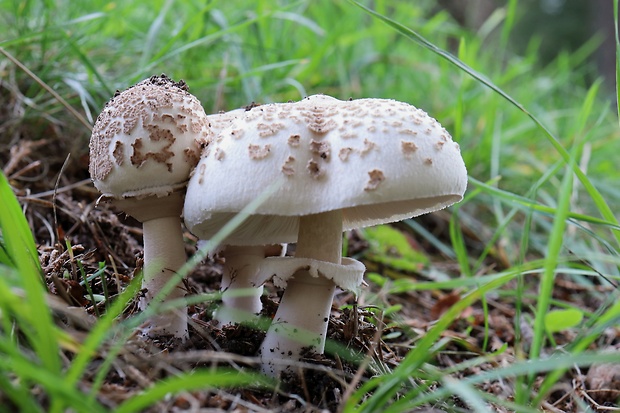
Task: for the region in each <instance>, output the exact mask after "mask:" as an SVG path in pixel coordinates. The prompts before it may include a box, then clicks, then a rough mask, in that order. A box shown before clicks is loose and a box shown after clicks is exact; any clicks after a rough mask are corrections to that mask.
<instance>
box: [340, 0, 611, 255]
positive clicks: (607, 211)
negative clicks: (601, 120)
mask: <svg viewBox="0 0 620 413" xmlns="http://www.w3.org/2000/svg"><path fill="white" fill-rule="evenodd" d="M616 1H617V0H616ZM349 2H351V3H353V4H354V5H356V6H358V7H360V8H361V9H363V10H364V11H365V12H366V13H368V14H370V15H372V16H374V17H376V18H377V19H379V20H381V21H383V22H384V23H386V24H387V25H389V26H391V27H393V28H394V29H395V30H396V31H398V32H399V33H401V34H402V35H404V36H405V37H407V38H408V39H410V40H412V41H414V42H415V43H417V44H418V45H420V46H422V47H424V48H425V49H427V50H429V51H431V52H433V53H435V54H437V55H439V56H440V57H442V58H444V59H446V60H447V61H448V62H450V63H452V64H453V65H455V66H456V67H457V68H459V69H460V70H462V71H464V72H465V73H467V74H469V75H470V76H471V77H472V78H474V79H476V80H477V81H478V82H480V83H481V84H483V85H485V86H487V87H488V88H489V89H491V90H492V91H494V92H495V93H497V94H499V95H500V96H502V97H503V98H504V99H505V100H507V101H508V102H510V103H511V104H512V105H514V106H515V107H517V108H518V109H519V110H520V111H522V112H523V113H524V114H525V115H526V116H527V117H529V118H530V119H531V120H532V121H533V122H534V124H536V126H537V127H538V128H539V129H540V130H541V131H542V132H543V133H544V135H545V137H546V138H547V140H548V141H549V142H550V143H551V145H552V146H553V147H554V148H555V150H556V151H557V152H558V153H559V154H560V156H561V157H562V159H563V160H564V162H565V163H567V164H570V165H572V168H573V172H574V173H575V174H576V175H577V178H578V179H579V181H580V182H581V184H582V185H583V186H584V188H585V189H586V191H587V192H588V194H589V195H590V197H591V198H592V200H593V201H594V203H595V205H596V207H597V208H598V210H599V212H600V213H601V215H602V216H603V218H604V219H606V220H607V221H609V222H612V223H614V224H615V225H618V220H617V219H616V217H615V215H614V213H613V211H612V210H611V208H610V206H609V205H608V204H607V202H605V199H604V198H603V196H602V195H601V193H600V192H599V191H598V189H596V187H595V186H594V185H593V184H592V182H591V181H590V180H589V179H588V177H587V175H586V174H585V173H584V172H583V171H582V170H581V169H580V168H579V167H578V166H577V165H576V164H575V163H571V162H570V154H569V153H568V151H567V150H566V149H565V148H564V147H563V146H562V144H561V143H560V141H559V140H558V139H557V138H556V137H555V135H554V134H553V133H552V132H551V131H550V130H549V129H548V128H547V127H546V126H545V125H544V124H543V123H542V122H541V121H540V120H539V119H538V117H536V116H534V114H532V113H531V112H529V111H528V110H527V109H526V108H525V107H524V106H523V105H522V104H521V103H519V102H518V101H517V100H516V99H514V98H513V97H512V96H510V95H509V94H508V93H506V92H504V90H502V89H501V88H500V87H498V86H497V85H495V83H493V82H492V81H491V80H490V79H489V78H487V77H486V76H485V75H483V74H481V73H479V72H477V71H476V70H474V69H473V68H471V67H469V66H468V65H467V64H465V63H464V62H462V61H461V60H459V59H458V58H457V57H455V56H453V55H452V54H451V53H449V52H447V51H445V50H443V49H441V48H439V47H437V46H435V45H434V44H433V43H431V42H430V41H428V40H427V39H426V38H424V37H423V36H421V35H420V34H418V33H417V32H415V31H414V30H411V29H409V28H408V27H406V26H404V25H402V24H401V23H398V22H396V21H394V20H392V19H390V18H389V17H386V16H384V15H382V14H379V13H377V12H376V11H374V10H372V9H370V8H368V7H366V6H364V5H362V4H360V3H359V2H357V1H355V0H349ZM612 234H613V236H614V238H615V239H616V242H617V243H618V245H620V230H618V229H612Z"/></svg>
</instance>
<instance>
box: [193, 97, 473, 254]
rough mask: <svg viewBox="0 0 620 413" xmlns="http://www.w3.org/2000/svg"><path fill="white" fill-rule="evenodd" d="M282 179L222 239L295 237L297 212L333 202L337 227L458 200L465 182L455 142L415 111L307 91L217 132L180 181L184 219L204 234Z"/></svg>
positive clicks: (259, 240)
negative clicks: (339, 215) (339, 219)
mask: <svg viewBox="0 0 620 413" xmlns="http://www.w3.org/2000/svg"><path fill="white" fill-rule="evenodd" d="M281 178H283V179H284V184H283V185H282V186H281V187H280V188H279V190H278V191H277V192H276V193H275V194H274V195H273V196H271V197H269V199H267V200H266V201H265V202H264V203H263V204H262V205H261V206H259V207H258V209H257V210H256V211H255V213H254V214H253V215H252V216H251V217H249V218H248V219H247V220H246V221H245V222H244V224H242V225H241V226H240V227H238V228H237V229H236V230H235V231H234V232H233V233H232V234H231V235H230V236H229V237H228V238H227V241H226V242H227V243H231V244H234V245H245V244H246V243H248V240H251V242H252V243H254V244H258V243H260V244H272V243H278V242H294V241H295V240H296V237H297V230H298V219H299V218H298V217H299V216H300V215H307V214H317V213H320V212H325V211H332V210H336V209H342V210H343V219H344V224H343V225H344V228H343V229H350V228H359V227H363V226H370V225H376V224H380V223H386V222H393V221H398V220H401V219H405V218H409V217H413V216H417V215H421V214H424V213H427V212H431V211H435V210H439V209H442V208H444V207H446V206H448V205H451V204H453V203H455V202H458V201H460V200H461V199H462V196H463V193H464V192H465V188H466V186H467V171H466V169H465V164H464V162H463V159H462V157H461V154H460V151H459V146H458V144H457V143H455V142H453V141H452V138H451V137H450V135H449V133H448V132H447V131H446V130H445V129H444V128H443V127H442V126H441V125H440V124H439V123H438V122H437V121H436V120H435V119H433V118H431V117H429V116H428V115H427V114H426V113H425V112H424V111H422V110H420V109H417V108H415V107H413V106H411V105H409V104H407V103H402V102H397V101H394V100H387V99H359V100H352V101H340V100H337V99H335V98H332V97H329V96H325V95H315V96H310V97H308V98H305V99H303V100H302V101H300V102H296V103H280V104H267V105H262V106H258V107H256V108H253V109H251V110H249V111H247V112H245V113H244V114H242V115H241V116H239V117H238V118H237V119H236V120H235V121H234V122H233V123H232V124H231V125H230V126H229V127H228V128H226V129H224V130H223V131H222V132H221V133H220V134H219V135H218V136H217V137H216V138H215V139H214V141H213V143H212V144H211V145H210V146H209V147H208V148H207V150H206V151H205V153H204V154H203V157H202V159H201V160H200V162H199V164H198V165H197V167H196V173H195V175H194V176H193V177H192V179H191V180H190V182H189V186H188V192H187V197H186V201H185V207H184V215H185V222H186V224H187V226H188V228H189V229H190V231H192V232H193V233H194V234H196V235H197V236H199V237H201V238H205V239H208V238H211V237H212V236H213V235H214V234H215V233H217V231H218V230H219V229H221V227H222V226H223V225H224V224H225V223H226V222H227V221H228V220H230V218H231V217H232V216H234V214H236V213H237V212H239V211H240V210H241V209H242V208H243V207H244V206H245V205H247V204H248V203H250V202H251V201H252V200H254V199H255V198H257V197H258V196H260V194H261V193H262V192H263V191H264V190H265V188H267V187H268V186H269V185H270V184H272V183H273V182H275V181H276V180H278V179H281ZM207 189H208V190H207Z"/></svg>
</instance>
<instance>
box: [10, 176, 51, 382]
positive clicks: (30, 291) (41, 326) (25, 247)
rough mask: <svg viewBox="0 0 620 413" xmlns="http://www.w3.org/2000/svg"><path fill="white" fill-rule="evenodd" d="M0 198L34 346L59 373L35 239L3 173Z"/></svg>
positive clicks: (48, 366) (44, 360) (49, 369)
mask: <svg viewBox="0 0 620 413" xmlns="http://www.w3.org/2000/svg"><path fill="white" fill-rule="evenodd" d="M0 198H2V204H3V205H2V207H3V208H2V212H1V213H0V230H1V231H2V237H3V241H4V244H5V247H6V250H7V251H8V254H9V255H10V256H11V260H12V262H13V263H14V264H15V267H16V270H17V272H18V273H19V276H20V278H21V281H22V286H23V289H24V291H25V292H26V300H25V302H22V303H21V304H22V305H25V306H27V308H28V310H29V312H30V314H31V315H32V316H31V317H29V319H28V320H27V321H28V322H29V326H30V327H31V328H32V330H33V332H34V336H33V337H31V340H32V342H31V343H30V344H31V345H32V346H33V347H34V348H35V349H36V352H37V355H38V356H39V357H40V358H41V362H42V363H43V365H44V366H45V368H46V369H47V370H48V371H49V372H52V373H58V374H59V373H60V358H59V348H58V342H57V341H56V337H57V335H56V333H55V329H56V326H55V324H54V322H53V320H52V315H51V313H50V310H49V308H48V307H47V305H46V302H45V294H46V290H45V288H44V284H43V282H42V270H41V266H40V265H39V261H38V255H37V249H36V247H35V244H34V238H33V236H32V233H31V232H30V228H29V227H28V223H27V222H26V218H25V217H24V214H23V213H22V210H21V208H20V206H19V203H18V202H17V198H16V197H15V195H14V194H13V191H12V190H11V187H10V186H9V183H8V181H7V179H6V177H5V176H4V174H3V173H2V172H0Z"/></svg>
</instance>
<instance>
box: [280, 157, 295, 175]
mask: <svg viewBox="0 0 620 413" xmlns="http://www.w3.org/2000/svg"><path fill="white" fill-rule="evenodd" d="M293 163H295V157H294V156H289V157H288V158H286V161H284V164H283V165H282V173H283V174H284V175H286V176H293V175H295V168H294V167H293Z"/></svg>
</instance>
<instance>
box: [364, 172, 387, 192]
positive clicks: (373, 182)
mask: <svg viewBox="0 0 620 413" xmlns="http://www.w3.org/2000/svg"><path fill="white" fill-rule="evenodd" d="M368 177H369V179H368V182H367V183H366V186H365V187H364V191H374V190H375V189H377V188H378V187H379V184H381V182H383V181H385V174H384V173H383V171H382V170H380V169H373V170H372V171H368Z"/></svg>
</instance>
